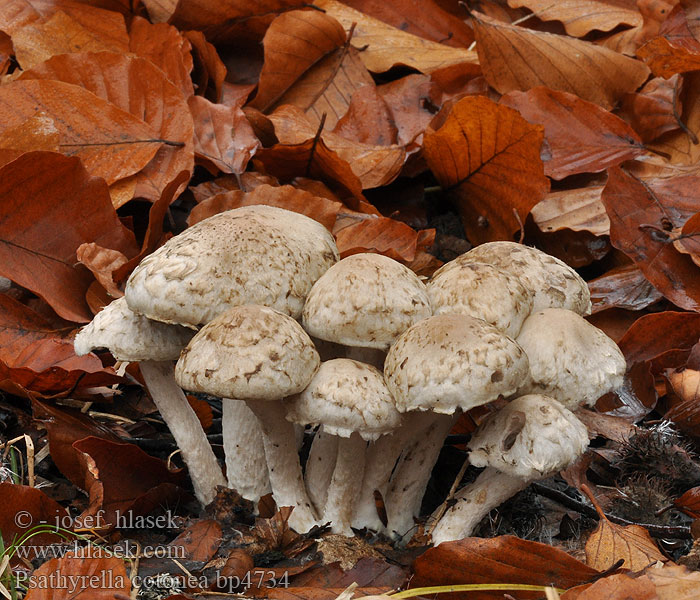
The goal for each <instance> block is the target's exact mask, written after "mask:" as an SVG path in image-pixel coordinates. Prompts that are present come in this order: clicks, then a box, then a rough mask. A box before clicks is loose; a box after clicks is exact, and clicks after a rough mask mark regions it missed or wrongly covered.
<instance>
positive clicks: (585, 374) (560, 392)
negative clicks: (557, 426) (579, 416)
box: [516, 308, 626, 410]
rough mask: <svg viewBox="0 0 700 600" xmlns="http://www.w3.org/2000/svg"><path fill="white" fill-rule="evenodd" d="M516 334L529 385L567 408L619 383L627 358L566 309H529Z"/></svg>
mask: <svg viewBox="0 0 700 600" xmlns="http://www.w3.org/2000/svg"><path fill="white" fill-rule="evenodd" d="M516 339H517V342H518V343H519V344H520V345H521V346H522V348H523V350H525V352H526V353H527V355H528V359H529V360H530V373H531V375H532V386H531V388H530V391H532V392H538V393H543V394H546V395H548V396H551V397H552V398H556V399H557V400H559V402H561V403H562V404H564V406H566V407H567V408H569V409H571V410H576V408H578V407H579V406H582V405H587V406H592V405H593V404H595V402H596V400H598V398H600V397H601V396H602V395H603V394H607V393H608V392H611V391H613V390H615V389H617V388H619V387H620V386H621V385H622V383H623V378H624V375H625V370H626V363H625V357H624V356H623V355H622V352H620V349H619V348H618V347H617V344H616V343H615V342H614V341H613V340H611V339H610V338H609V337H608V336H607V335H605V334H604V333H603V332H602V331H601V330H600V329H598V328H597V327H594V326H593V325H591V324H590V323H589V322H588V321H586V320H585V319H584V318H583V317H581V316H580V315H577V314H576V313H574V312H572V311H570V310H564V309H562V308H548V309H545V310H540V311H538V312H535V313H533V314H531V315H530V316H529V317H528V318H527V319H526V320H525V323H523V327H522V329H521V330H520V334H519V335H518V337H517V338H516Z"/></svg>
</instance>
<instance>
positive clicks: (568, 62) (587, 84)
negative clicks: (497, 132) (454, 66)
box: [474, 15, 649, 109]
mask: <svg viewBox="0 0 700 600" xmlns="http://www.w3.org/2000/svg"><path fill="white" fill-rule="evenodd" d="M474 32H475V34H476V40H477V44H476V49H477V52H478V53H479V62H480V63H481V67H482V69H483V71H484V76H485V77H486V80H487V81H488V82H489V84H490V85H491V86H492V87H494V88H495V89H496V90H498V91H499V92H500V93H502V94H506V93H508V92H512V91H513V90H520V91H527V90H529V89H531V88H533V87H536V86H538V85H544V86H546V87H548V88H551V89H553V90H561V91H563V92H569V93H571V94H575V95H577V96H579V97H580V98H581V99H583V100H588V101H589V102H594V103H595V104H599V105H600V106H602V107H603V108H606V109H610V108H612V107H613V106H614V105H615V104H616V103H617V101H618V100H619V99H620V98H621V97H622V96H623V94H625V93H627V92H633V91H635V90H636V89H637V88H638V87H639V86H640V85H641V84H642V83H644V81H645V80H646V78H647V76H648V75H649V69H648V68H647V67H646V65H644V63H642V62H640V61H638V60H634V59H632V58H628V57H626V56H623V55H622V54H618V53H617V52H613V51H612V50H608V49H607V48H603V47H601V46H596V45H595V44H591V43H589V42H584V41H581V40H577V39H574V38H570V37H565V36H561V35H554V34H552V33H541V32H538V31H532V30H530V29H523V28H522V27H514V26H512V25H506V24H504V23H501V22H499V21H495V20H493V19H490V18H489V17H486V16H483V15H482V16H479V17H478V18H477V17H476V16H475V17H474Z"/></svg>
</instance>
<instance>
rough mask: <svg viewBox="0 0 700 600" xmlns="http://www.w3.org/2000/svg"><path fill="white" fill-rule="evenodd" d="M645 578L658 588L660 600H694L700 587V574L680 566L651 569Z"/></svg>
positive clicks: (667, 565)
mask: <svg viewBox="0 0 700 600" xmlns="http://www.w3.org/2000/svg"><path fill="white" fill-rule="evenodd" d="M645 577H648V578H649V579H651V581H652V583H653V584H654V586H655V587H656V596H657V597H658V599H659V600H694V599H695V598H697V595H698V587H700V573H699V572H698V571H689V570H688V569H686V568H685V567H682V566H680V565H669V564H666V565H664V566H663V568H660V569H658V568H654V567H653V566H652V567H649V568H648V569H646V571H645Z"/></svg>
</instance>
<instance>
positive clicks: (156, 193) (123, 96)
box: [21, 52, 194, 202]
mask: <svg viewBox="0 0 700 600" xmlns="http://www.w3.org/2000/svg"><path fill="white" fill-rule="evenodd" d="M21 79H23V80H24V79H32V80H43V79H49V80H60V81H64V82H65V83H71V84H74V85H76V86H81V87H84V88H85V89H87V90H88V91H90V92H92V93H93V94H95V95H96V96H99V97H100V98H103V99H104V100H107V101H108V102H110V103H111V104H112V105H114V106H116V107H118V108H120V109H122V110H124V111H128V112H129V113H131V114H133V115H134V116H135V117H139V118H141V119H143V120H144V121H145V122H146V123H147V124H148V125H149V126H150V127H151V128H152V130H153V131H155V132H156V136H157V138H158V141H160V142H165V143H164V144H163V145H162V147H161V148H159V150H158V152H157V154H156V155H155V156H154V157H153V159H152V160H151V161H150V163H149V164H148V165H146V166H145V168H144V169H142V170H141V172H139V173H137V174H136V178H135V179H136V187H135V191H134V193H135V194H136V195H137V196H139V197H143V198H148V199H149V200H151V201H153V202H155V201H156V200H157V199H158V198H159V197H160V195H161V194H162V192H163V189H165V186H166V185H167V184H168V183H170V181H172V180H173V179H174V178H175V176H176V175H177V174H178V173H180V172H181V171H183V170H188V171H190V172H192V171H193V170H194V141H193V132H194V124H193V122H192V117H191V115H190V111H189V109H188V107H187V103H186V102H185V101H184V99H183V98H182V93H181V92H180V90H179V89H178V88H176V87H175V86H174V85H173V84H172V83H170V81H168V79H167V78H166V77H165V74H164V73H163V72H162V71H161V70H160V69H158V68H157V67H155V66H154V65H153V64H152V63H151V62H150V61H148V60H146V59H143V58H139V57H129V56H126V55H122V54H114V53H111V52H99V53H86V54H66V55H62V56H56V57H54V58H52V59H49V60H48V61H46V62H45V63H43V64H42V65H39V66H38V67H37V68H35V69H31V70H30V71H26V72H24V73H23V74H22V76H21ZM27 83H28V82H27ZM42 83H50V82H49V81H44V82H42Z"/></svg>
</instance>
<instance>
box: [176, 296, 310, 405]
mask: <svg viewBox="0 0 700 600" xmlns="http://www.w3.org/2000/svg"><path fill="white" fill-rule="evenodd" d="M319 362H320V361H319V358H318V353H317V352H316V349H315V348H314V345H313V343H312V342H311V340H310V339H309V336H308V335H307V334H306V332H305V331H304V330H303V329H302V328H301V325H299V323H297V322H296V321H295V320H294V319H292V318H291V317H289V316H287V315H285V314H282V313H281V312H279V311H276V310H274V309H272V308H267V307H264V306H236V307H233V308H230V309H229V310H227V311H226V312H224V313H222V314H220V315H219V316H218V317H216V318H215V319H213V320H212V321H210V322H209V323H207V324H206V325H205V326H204V327H202V329H201V330H200V331H199V332H198V333H197V334H196V335H195V336H194V337H193V338H192V340H191V341H190V343H189V344H188V345H187V347H186V348H185V349H184V350H183V351H182V354H181V355H180V360H179V361H177V365H176V366H175V379H176V380H177V382H178V384H179V385H180V386H181V387H183V388H184V389H186V390H190V391H195V392H204V393H207V394H213V395H215V396H220V397H222V398H236V399H240V400H279V399H281V398H284V397H285V396H289V395H291V394H296V393H297V392H300V391H301V390H303V389H304V388H305V387H306V386H307V385H308V383H309V381H311V378H312V377H313V374H314V373H315V372H316V369H317V368H318V364H319Z"/></svg>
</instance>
